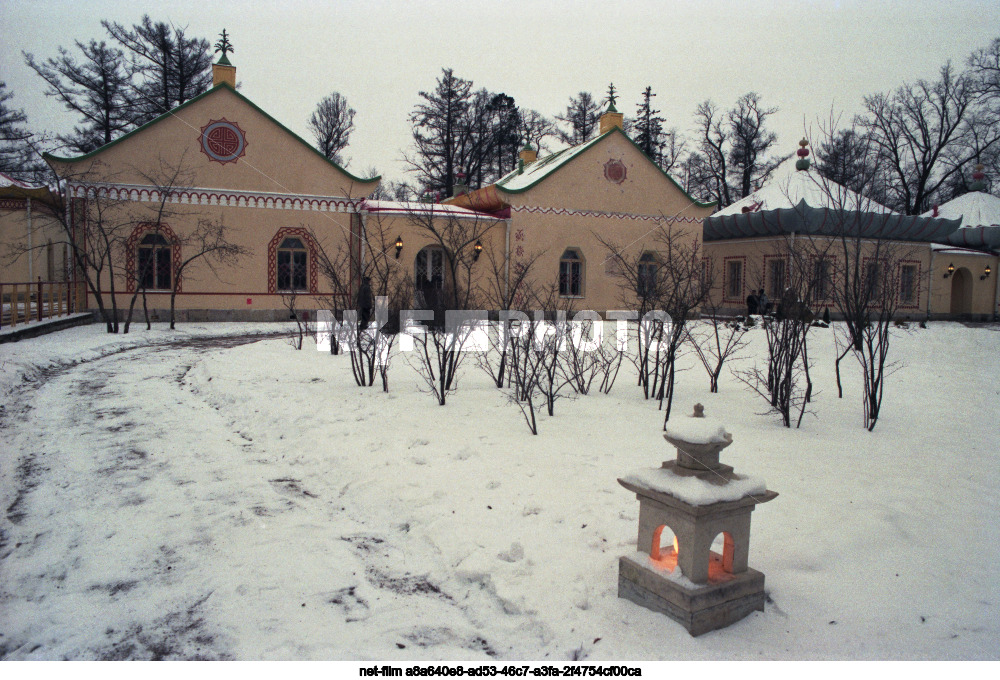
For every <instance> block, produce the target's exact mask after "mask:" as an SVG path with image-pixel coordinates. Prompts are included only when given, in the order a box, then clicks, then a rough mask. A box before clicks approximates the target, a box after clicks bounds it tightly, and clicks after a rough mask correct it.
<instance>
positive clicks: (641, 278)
mask: <svg viewBox="0 0 1000 680" xmlns="http://www.w3.org/2000/svg"><path fill="white" fill-rule="evenodd" d="M659 268H660V265H659V263H657V261H656V255H654V254H653V253H643V254H642V257H640V258H639V266H638V271H637V272H636V293H638V295H639V297H641V298H648V297H651V296H652V295H654V294H655V292H656V277H657V272H658V270H659Z"/></svg>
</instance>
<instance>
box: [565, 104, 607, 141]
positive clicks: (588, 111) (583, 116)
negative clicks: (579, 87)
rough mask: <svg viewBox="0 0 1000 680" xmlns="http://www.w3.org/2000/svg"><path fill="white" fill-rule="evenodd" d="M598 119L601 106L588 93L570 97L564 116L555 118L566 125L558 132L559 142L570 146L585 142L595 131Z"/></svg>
mask: <svg viewBox="0 0 1000 680" xmlns="http://www.w3.org/2000/svg"><path fill="white" fill-rule="evenodd" d="M600 117H601V105H600V103H599V102H597V101H594V98H593V96H592V95H591V94H590V93H589V92H581V93H579V94H578V95H577V96H576V97H570V98H569V105H568V106H567V107H566V114H565V115H562V116H559V115H557V116H556V120H558V121H560V122H562V123H565V124H566V129H560V130H558V134H559V140H560V141H562V142H564V143H566V144H569V145H571V146H575V145H577V144H582V143H583V142H586V141H587V140H588V139H590V138H591V137H592V136H593V135H594V131H595V130H597V123H598V121H599V120H600Z"/></svg>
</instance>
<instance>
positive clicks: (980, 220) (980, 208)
mask: <svg viewBox="0 0 1000 680" xmlns="http://www.w3.org/2000/svg"><path fill="white" fill-rule="evenodd" d="M933 215H934V211H933V210H929V211H928V212H925V213H924V216H925V217H931V216H933ZM937 217H946V218H948V219H952V220H953V219H957V218H962V227H963V228H966V229H968V228H971V227H1000V197H997V196H994V195H993V194H987V193H985V192H982V191H971V192H969V193H967V194H962V195H961V196H959V197H958V198H955V199H952V200H950V201H948V202H947V203H945V204H944V205H941V206H938V214H937Z"/></svg>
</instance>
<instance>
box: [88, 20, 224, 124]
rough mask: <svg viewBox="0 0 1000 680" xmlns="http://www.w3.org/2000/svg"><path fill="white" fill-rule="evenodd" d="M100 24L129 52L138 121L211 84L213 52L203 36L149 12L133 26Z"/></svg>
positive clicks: (196, 94) (162, 110)
mask: <svg viewBox="0 0 1000 680" xmlns="http://www.w3.org/2000/svg"><path fill="white" fill-rule="evenodd" d="M101 25H102V26H104V29H105V30H106V31H107V32H108V35H110V36H111V38H112V39H113V40H114V41H115V42H117V43H118V44H119V45H121V46H122V47H123V48H125V49H126V50H128V54H129V55H130V60H129V67H130V75H131V80H132V93H133V103H134V105H135V106H136V108H137V109H138V116H137V122H139V123H143V122H146V121H148V120H152V119H153V118H155V117H156V116H159V115H161V114H164V113H166V112H167V111H169V110H170V109H172V108H174V107H176V106H179V105H181V104H183V103H184V102H186V101H187V100H189V99H191V98H192V97H196V96H198V95H199V94H201V93H202V92H204V91H205V90H207V89H208V88H209V87H210V86H211V85H212V54H211V52H209V43H208V41H207V40H205V39H204V38H189V37H188V36H187V35H186V33H185V31H186V29H184V28H178V27H176V26H172V25H170V24H167V23H165V22H162V21H157V22H154V21H152V20H151V19H150V18H149V16H148V15H145V16H143V17H142V21H141V22H140V23H138V24H135V25H133V26H132V28H131V29H128V28H126V27H125V26H123V25H121V24H119V23H115V22H109V21H102V22H101Z"/></svg>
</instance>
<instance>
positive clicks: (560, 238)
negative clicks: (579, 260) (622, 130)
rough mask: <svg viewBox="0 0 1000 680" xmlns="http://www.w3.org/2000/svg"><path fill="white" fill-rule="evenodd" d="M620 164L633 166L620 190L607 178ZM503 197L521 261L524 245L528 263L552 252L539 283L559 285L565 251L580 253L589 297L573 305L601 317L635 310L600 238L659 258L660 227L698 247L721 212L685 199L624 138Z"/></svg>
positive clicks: (540, 268)
mask: <svg viewBox="0 0 1000 680" xmlns="http://www.w3.org/2000/svg"><path fill="white" fill-rule="evenodd" d="M612 160H620V161H621V162H622V163H623V164H624V165H625V168H626V178H625V180H624V181H623V182H621V183H620V184H618V183H615V182H613V181H610V180H608V179H607V178H605V175H604V167H605V164H606V163H608V162H609V161H612ZM501 195H502V196H503V198H504V199H505V200H506V201H508V202H509V203H510V205H511V231H512V237H511V249H512V257H513V258H514V261H515V262H516V261H517V260H518V259H519V258H518V255H517V252H518V251H517V247H518V246H520V247H521V248H523V253H524V255H523V256H522V259H523V257H526V256H528V255H529V254H531V253H538V252H543V251H544V252H543V254H542V255H541V257H539V259H538V260H537V262H536V263H535V265H534V272H535V276H534V279H535V283H536V285H557V284H558V274H559V260H560V258H561V256H562V254H563V252H564V251H565V250H566V249H567V248H576V249H578V250H579V251H580V253H581V254H582V257H583V260H584V263H585V266H584V283H583V295H582V296H580V297H579V298H578V299H574V300H572V302H573V306H574V309H576V310H580V309H592V310H596V311H599V312H604V311H606V310H609V309H623V308H631V307H632V306H634V301H633V300H632V299H631V295H630V294H629V293H628V292H624V293H623V291H622V290H621V283H622V280H621V278H620V277H618V276H615V275H614V274H613V267H609V266H608V251H607V248H606V247H605V246H604V245H602V244H601V242H600V240H599V236H600V238H603V239H605V240H607V241H610V242H613V243H616V244H619V245H621V246H624V247H625V252H626V253H629V254H638V253H641V252H643V251H647V250H649V251H657V250H658V249H659V248H660V246H659V244H658V243H657V240H656V233H657V231H658V228H659V226H660V225H662V224H664V223H665V222H666V221H667V220H673V221H672V222H670V225H671V226H670V228H671V229H673V230H674V231H676V232H678V233H683V239H684V240H685V241H686V242H688V243H693V242H694V240H695V239H697V240H698V241H700V239H701V231H702V227H701V219H702V218H704V217H707V216H708V215H709V214H711V212H712V210H713V207H712V206H700V205H698V204H697V203H695V202H693V201H692V200H691V199H689V198H688V197H687V196H685V195H684V192H683V191H681V190H680V189H679V188H678V187H677V185H675V184H674V183H673V182H672V181H670V180H669V179H668V178H667V177H665V176H664V175H663V173H662V172H660V170H659V169H658V168H657V167H656V166H655V165H653V164H652V163H651V162H650V161H649V160H648V159H647V158H646V157H645V156H644V155H643V154H642V152H641V151H639V149H638V148H636V147H635V145H634V144H632V143H631V142H630V141H629V140H628V139H626V138H625V137H624V135H623V134H612V135H609V136H608V137H606V138H604V139H603V140H601V141H600V142H598V143H597V144H595V145H594V146H592V147H590V148H589V149H587V150H585V151H584V152H582V153H580V154H579V155H577V156H576V157H575V158H573V159H571V160H569V161H568V162H567V163H566V164H565V165H564V166H562V167H561V168H559V169H558V170H557V171H555V172H553V173H552V174H551V175H550V176H548V177H547V178H545V179H543V180H542V181H541V182H539V183H538V184H536V185H535V186H533V187H531V188H529V189H527V190H526V191H524V192H522V193H509V192H502V191H501ZM574 213H590V214H574Z"/></svg>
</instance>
